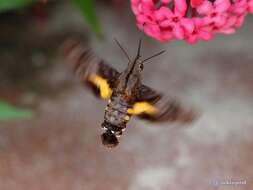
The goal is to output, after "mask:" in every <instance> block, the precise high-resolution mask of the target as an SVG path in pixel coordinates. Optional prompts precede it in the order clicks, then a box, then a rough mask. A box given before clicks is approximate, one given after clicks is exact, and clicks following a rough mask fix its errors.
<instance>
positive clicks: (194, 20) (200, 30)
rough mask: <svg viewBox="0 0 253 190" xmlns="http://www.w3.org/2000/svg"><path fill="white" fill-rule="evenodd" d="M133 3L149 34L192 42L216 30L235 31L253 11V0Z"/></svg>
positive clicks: (143, 0)
mask: <svg viewBox="0 0 253 190" xmlns="http://www.w3.org/2000/svg"><path fill="white" fill-rule="evenodd" d="M131 6H132V10H133V12H134V14H135V16H136V20H137V26H138V28H140V29H141V30H143V31H144V32H145V33H146V34H147V35H149V36H151V37H153V38H155V39H157V40H159V41H161V42H168V41H170V40H172V39H178V40H185V41H187V42H188V43H190V44H193V43H196V42H197V41H198V40H206V41H207V40H210V39H212V37H213V35H214V34H215V33H224V34H231V33H234V32H235V30H236V28H239V27H240V26H241V25H242V24H243V21H244V18H245V16H246V15H247V14H248V13H252V14H253V0H131Z"/></svg>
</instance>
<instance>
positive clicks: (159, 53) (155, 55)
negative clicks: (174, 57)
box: [141, 50, 166, 63]
mask: <svg viewBox="0 0 253 190" xmlns="http://www.w3.org/2000/svg"><path fill="white" fill-rule="evenodd" d="M165 51H166V50H163V51H160V52H158V53H156V54H154V55H152V56H150V57H148V58H146V59H144V60H143V61H142V62H141V63H144V62H146V61H148V60H150V59H152V58H154V57H157V56H159V55H161V54H163V53H164V52H165Z"/></svg>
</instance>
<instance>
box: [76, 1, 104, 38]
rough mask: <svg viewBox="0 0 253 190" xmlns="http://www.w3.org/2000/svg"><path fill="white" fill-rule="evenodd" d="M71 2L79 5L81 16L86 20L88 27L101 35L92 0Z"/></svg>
mask: <svg viewBox="0 0 253 190" xmlns="http://www.w3.org/2000/svg"><path fill="white" fill-rule="evenodd" d="M73 2H74V3H75V4H76V5H77V6H78V7H79V9H80V10H81V12H82V14H83V16H84V17H85V19H86V20H87V22H88V24H89V26H90V28H91V29H92V30H93V31H94V32H95V33H96V34H97V35H98V36H100V37H101V36H102V34H101V29H100V25H99V23H98V20H97V16H96V13H95V8H94V4H93V0H73Z"/></svg>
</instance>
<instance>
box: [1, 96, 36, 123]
mask: <svg viewBox="0 0 253 190" xmlns="http://www.w3.org/2000/svg"><path fill="white" fill-rule="evenodd" d="M32 115H33V113H32V112H31V111H29V110H26V109H21V108H16V107H14V106H12V105H10V104H8V103H7V102H3V101H0V120H1V121H3V120H4V121H6V120H16V119H29V118H31V117H32Z"/></svg>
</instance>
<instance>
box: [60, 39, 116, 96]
mask: <svg viewBox="0 0 253 190" xmlns="http://www.w3.org/2000/svg"><path fill="white" fill-rule="evenodd" d="M64 55H65V58H66V59H67V61H68V62H69V64H70V66H71V67H72V70H73V71H74V73H75V74H76V75H77V76H78V78H79V79H80V80H81V82H82V83H83V84H85V85H86V86H87V87H88V88H90V89H91V90H92V91H93V92H94V94H95V95H96V96H98V97H101V98H102V99H108V98H110V96H111V93H112V89H113V86H114V83H115V81H116V79H117V78H118V76H119V72H118V71H117V70H115V69H113V68H112V67H110V66H109V65H107V64H106V63H104V61H103V60H101V59H99V58H98V57H96V56H95V55H94V53H93V52H92V51H90V50H89V49H87V48H85V47H84V46H83V45H82V44H81V43H80V42H77V41H72V40H70V41H68V42H66V43H65V44H64Z"/></svg>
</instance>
